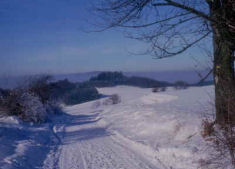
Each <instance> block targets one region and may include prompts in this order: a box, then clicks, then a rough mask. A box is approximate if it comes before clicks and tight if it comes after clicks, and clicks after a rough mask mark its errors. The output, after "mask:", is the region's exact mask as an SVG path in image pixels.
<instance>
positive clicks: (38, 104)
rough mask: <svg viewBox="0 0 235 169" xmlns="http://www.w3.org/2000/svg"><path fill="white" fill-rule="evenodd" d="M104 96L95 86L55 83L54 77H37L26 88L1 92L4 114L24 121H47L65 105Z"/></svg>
mask: <svg viewBox="0 0 235 169" xmlns="http://www.w3.org/2000/svg"><path fill="white" fill-rule="evenodd" d="M99 97H100V94H99V93H98V91H97V90H96V88H95V87H92V86H84V85H81V84H76V83H71V82H69V81H68V80H66V79H65V80H61V81H57V82H52V81H51V77H50V76H39V77H34V78H32V79H30V80H28V81H27V82H25V85H24V86H21V87H17V88H15V89H11V90H3V89H0V115H15V116H17V117H19V118H21V119H22V120H24V121H28V122H34V123H41V122H45V121H46V120H47V119H48V117H49V116H50V115H52V114H56V113H59V112H61V109H60V105H61V103H64V104H67V105H73V104H78V103H83V102H86V101H90V100H94V99H97V98H99Z"/></svg>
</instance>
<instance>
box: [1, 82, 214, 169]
mask: <svg viewBox="0 0 235 169" xmlns="http://www.w3.org/2000/svg"><path fill="white" fill-rule="evenodd" d="M98 90H99V92H100V93H102V94H104V95H111V94H118V95H119V96H120V97H121V103H119V104H116V105H104V104H103V103H104V102H105V100H106V99H107V98H102V99H100V100H97V101H92V102H87V103H84V104H79V105H75V106H69V107H65V108H64V111H65V112H66V114H64V115H61V116H58V117H57V118H56V119H54V120H53V121H52V122H51V123H48V124H44V125H40V126H26V125H24V124H17V122H13V123H12V124H11V123H9V122H7V121H6V120H5V121H4V120H3V121H2V122H0V146H1V147H0V148H1V150H2V149H3V150H4V151H2V152H1V153H0V166H3V167H2V168H4V169H5V168H14V167H15V166H17V167H15V168H22V169H23V168H26V169H27V168H44V169H54V168H61V169H62V168H63V169H67V168H70V169H71V168H74V169H121V168H122V169H150V168H151V169H197V168H198V165H199V164H198V161H200V160H201V159H203V158H206V155H207V153H206V152H205V145H206V143H205V141H204V140H203V139H202V138H201V136H200V130H201V129H200V125H201V119H202V116H203V112H206V111H208V109H209V110H211V106H208V105H210V104H209V103H210V102H211V101H212V100H213V98H214V96H213V87H212V86H207V87H191V88H189V89H186V90H177V91H176V90H173V89H171V88H170V89H168V90H167V91H166V92H158V93H152V92H151V89H141V88H137V87H129V86H117V87H111V88H100V89H98ZM13 121H14V120H13ZM8 132H11V133H13V134H12V136H11V134H10V135H8V134H7V133H8ZM35 152H38V153H35ZM35 159H38V160H35Z"/></svg>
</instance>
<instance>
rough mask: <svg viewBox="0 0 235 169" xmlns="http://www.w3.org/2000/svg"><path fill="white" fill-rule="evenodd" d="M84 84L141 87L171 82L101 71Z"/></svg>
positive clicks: (159, 85)
mask: <svg viewBox="0 0 235 169" xmlns="http://www.w3.org/2000/svg"><path fill="white" fill-rule="evenodd" d="M84 85H88V86H94V87H112V86H117V85H128V86H136V87H141V88H153V87H167V86H172V85H173V84H171V83H168V82H163V81H157V80H153V79H149V78H145V77H135V76H133V77H127V76H124V75H123V73H122V72H102V73H100V74H99V75H97V76H96V77H92V78H90V80H89V81H87V82H84Z"/></svg>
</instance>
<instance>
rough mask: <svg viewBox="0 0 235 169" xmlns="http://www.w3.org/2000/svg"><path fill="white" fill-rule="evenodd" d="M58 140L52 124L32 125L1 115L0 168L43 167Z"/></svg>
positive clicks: (30, 168)
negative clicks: (54, 134)
mask: <svg viewBox="0 0 235 169" xmlns="http://www.w3.org/2000/svg"><path fill="white" fill-rule="evenodd" d="M56 142H57V140H56V138H55V137H54V136H53V130H52V124H49V123H46V124H42V125H32V124H27V123H23V122H21V121H20V120H19V119H17V118H16V117H1V118H0V150H1V151H0V168H1V169H16V168H17V169H33V168H41V167H42V165H43V162H44V160H45V159H46V157H47V154H48V152H49V151H50V149H52V148H54V147H55V146H56Z"/></svg>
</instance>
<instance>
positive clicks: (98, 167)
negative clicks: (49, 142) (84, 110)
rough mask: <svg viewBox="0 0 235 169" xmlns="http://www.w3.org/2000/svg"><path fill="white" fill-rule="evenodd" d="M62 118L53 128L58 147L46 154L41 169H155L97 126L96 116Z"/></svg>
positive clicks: (111, 134) (155, 168)
mask: <svg viewBox="0 0 235 169" xmlns="http://www.w3.org/2000/svg"><path fill="white" fill-rule="evenodd" d="M62 118H63V121H64V124H62V123H61V124H57V126H55V127H54V130H55V132H56V135H57V136H58V137H59V140H60V145H59V146H58V148H57V149H56V151H54V152H53V151H52V152H51V153H50V154H49V156H48V158H47V159H46V161H45V163H44V168H45V169H46V168H47V169H48V168H51V169H52V168H61V169H157V168H158V167H156V166H153V164H151V162H149V161H148V160H146V159H145V158H143V157H142V156H141V155H139V154H138V153H136V152H134V151H133V150H131V149H130V148H129V147H128V146H127V145H125V143H124V142H121V141H120V140H118V139H119V138H118V137H117V136H115V134H113V133H111V132H109V131H107V128H106V127H104V126H102V125H100V124H99V123H98V121H99V120H100V118H99V114H98V113H97V114H94V113H92V114H86V115H67V116H65V117H62ZM56 158H58V159H56Z"/></svg>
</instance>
